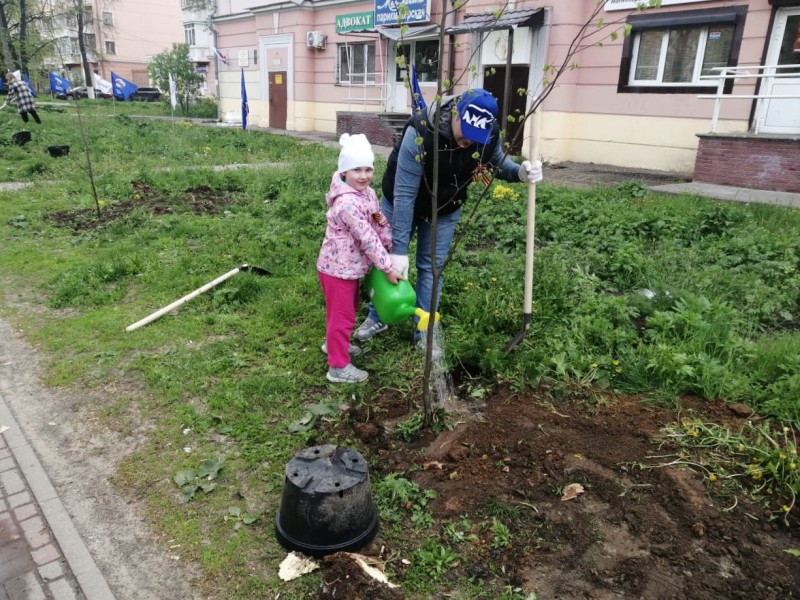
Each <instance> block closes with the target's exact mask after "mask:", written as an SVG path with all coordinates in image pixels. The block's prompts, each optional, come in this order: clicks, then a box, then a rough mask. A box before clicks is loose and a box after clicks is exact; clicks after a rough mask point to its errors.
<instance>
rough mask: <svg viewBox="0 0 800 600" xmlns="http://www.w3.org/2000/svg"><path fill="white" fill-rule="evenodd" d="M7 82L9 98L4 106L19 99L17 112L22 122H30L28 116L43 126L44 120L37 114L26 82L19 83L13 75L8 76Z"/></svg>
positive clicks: (7, 97)
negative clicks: (14, 99)
mask: <svg viewBox="0 0 800 600" xmlns="http://www.w3.org/2000/svg"><path fill="white" fill-rule="evenodd" d="M6 81H7V82H8V96H6V101H5V102H4V103H3V106H5V105H6V104H8V103H9V102H11V100H12V98H15V97H16V99H17V112H19V116H21V117H22V120H23V121H25V122H26V123H27V122H28V115H29V114H30V115H31V116H32V117H33V120H34V121H36V122H37V123H39V124H40V125H41V123H42V120H41V119H40V118H39V113H37V112H36V106H34V104H33V94H31V91H30V89H28V84H27V83H25V82H24V81H19V80H18V79H17V78H16V77H15V76H14V74H13V73H7V74H6Z"/></svg>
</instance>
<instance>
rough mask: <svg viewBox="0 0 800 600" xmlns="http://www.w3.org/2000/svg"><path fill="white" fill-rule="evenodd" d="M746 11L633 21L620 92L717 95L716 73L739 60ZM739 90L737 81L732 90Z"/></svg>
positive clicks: (684, 13)
mask: <svg viewBox="0 0 800 600" xmlns="http://www.w3.org/2000/svg"><path fill="white" fill-rule="evenodd" d="M746 15H747V7H746V6H734V7H730V8H724V9H709V10H698V11H682V12H671V13H661V14H653V15H649V14H648V15H635V16H630V17H628V24H629V25H630V26H631V35H630V36H628V37H627V38H626V40H625V44H624V46H623V52H622V54H623V60H622V65H621V69H620V82H619V91H620V92H637V93H692V94H697V93H700V92H706V91H708V92H711V91H713V90H716V87H717V84H716V82H715V81H711V80H708V79H701V76H704V75H714V74H716V73H718V72H719V71H715V70H714V69H715V68H719V67H727V66H734V65H736V64H737V62H738V60H739V47H740V46H741V42H742V30H743V29H744V20H745V17H746ZM732 87H733V82H732V80H731V81H729V83H727V84H726V91H727V92H730V89H731V88H732Z"/></svg>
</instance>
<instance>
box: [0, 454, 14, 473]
mask: <svg viewBox="0 0 800 600" xmlns="http://www.w3.org/2000/svg"><path fill="white" fill-rule="evenodd" d="M16 468H17V465H16V464H15V463H14V459H13V458H11V457H10V456H8V457H6V458H0V473H2V472H4V471H10V470H11V469H16Z"/></svg>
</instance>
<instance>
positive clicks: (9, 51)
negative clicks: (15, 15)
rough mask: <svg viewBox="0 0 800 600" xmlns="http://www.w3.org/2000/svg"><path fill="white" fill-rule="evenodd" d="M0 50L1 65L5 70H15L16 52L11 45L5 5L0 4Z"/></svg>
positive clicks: (16, 62) (16, 63)
mask: <svg viewBox="0 0 800 600" xmlns="http://www.w3.org/2000/svg"><path fill="white" fill-rule="evenodd" d="M0 49H1V50H2V52H3V64H4V65H5V67H6V70H8V71H14V70H16V68H17V65H18V61H17V51H16V48H14V46H12V45H11V40H10V34H9V27H8V15H7V14H6V5H5V3H0Z"/></svg>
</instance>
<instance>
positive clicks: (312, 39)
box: [306, 31, 328, 50]
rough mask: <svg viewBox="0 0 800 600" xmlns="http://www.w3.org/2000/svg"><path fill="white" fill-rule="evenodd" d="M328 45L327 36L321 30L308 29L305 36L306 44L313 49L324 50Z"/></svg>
mask: <svg viewBox="0 0 800 600" xmlns="http://www.w3.org/2000/svg"><path fill="white" fill-rule="evenodd" d="M327 45H328V36H327V35H325V34H324V33H322V32H321V31H309V32H308V35H307V37H306V46H307V47H309V48H314V49H315V50H325V47H326V46H327Z"/></svg>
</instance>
